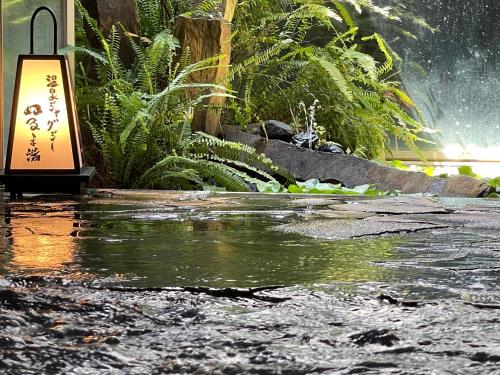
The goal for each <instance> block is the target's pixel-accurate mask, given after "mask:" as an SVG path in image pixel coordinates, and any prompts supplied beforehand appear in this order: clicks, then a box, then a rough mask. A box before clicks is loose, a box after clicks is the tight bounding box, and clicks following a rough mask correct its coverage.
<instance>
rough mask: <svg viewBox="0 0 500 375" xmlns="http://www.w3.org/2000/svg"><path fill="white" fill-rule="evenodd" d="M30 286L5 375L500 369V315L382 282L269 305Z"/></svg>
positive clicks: (9, 302)
mask: <svg viewBox="0 0 500 375" xmlns="http://www.w3.org/2000/svg"><path fill="white" fill-rule="evenodd" d="M21 284H28V287H26V286H23V287H19V286H16V283H14V284H13V285H12V283H11V286H10V287H8V288H7V289H5V290H4V291H3V292H2V295H1V297H0V301H1V304H0V306H1V308H0V325H1V327H2V331H1V333H0V350H1V354H2V355H1V360H0V366H1V368H2V371H3V373H6V374H19V373H23V374H40V373H76V374H80V373H81V374H84V373H86V374H93V373H95V374H98V373H101V374H102V373H129V374H145V373H148V374H161V373H185V374H193V373H196V374H239V373H251V374H276V373H283V374H309V373H314V372H316V373H332V372H337V373H347V374H348V373H396V374H403V373H404V374H408V373H448V371H449V370H450V367H451V368H452V369H454V370H455V371H456V372H455V371H451V373H488V372H493V371H494V370H497V369H498V366H499V365H500V333H499V332H500V330H499V328H500V317H499V315H498V311H495V310H492V309H488V308H479V307H475V306H472V305H468V304H466V303H463V302H458V301H449V300H433V301H429V302H427V301H420V302H419V303H411V302H405V301H398V300H397V299H396V298H394V297H392V298H389V297H387V296H386V295H384V294H383V293H384V292H385V291H384V287H383V286H382V285H364V286H359V287H347V286H338V285H336V286H324V287H322V288H318V289H317V290H304V289H302V288H298V287H295V288H284V289H280V290H273V291H271V292H266V291H262V292H260V294H261V295H267V296H274V297H276V298H280V299H283V300H282V302H265V301H261V300H259V299H255V298H225V297H213V296H210V295H207V294H205V293H200V294H198V293H188V292H184V291H168V290H164V291H161V290H155V291H140V290H137V291H131V290H127V291H123V292H119V291H116V290H114V291H109V290H95V289H92V288H91V287H84V286H79V285H64V283H59V282H56V281H54V280H52V281H50V282H42V283H41V284H40V283H35V284H33V283H31V282H27V283H21ZM377 297H378V298H377ZM486 331H487V332H488V335H487V337H485V332H486Z"/></svg>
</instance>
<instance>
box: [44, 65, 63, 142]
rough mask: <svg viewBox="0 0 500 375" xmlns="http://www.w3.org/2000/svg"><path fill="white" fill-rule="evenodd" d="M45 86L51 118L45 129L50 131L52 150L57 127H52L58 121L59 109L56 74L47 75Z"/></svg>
mask: <svg viewBox="0 0 500 375" xmlns="http://www.w3.org/2000/svg"><path fill="white" fill-rule="evenodd" d="M47 82H48V84H47V87H48V88H49V112H50V115H51V118H50V119H49V120H48V122H47V127H48V128H47V131H48V132H49V133H50V142H51V143H50V149H51V150H52V152H53V151H54V143H55V141H56V137H57V129H54V125H56V124H57V123H58V122H59V113H61V111H60V110H59V109H57V101H58V97H57V89H56V88H57V87H58V86H59V84H58V83H57V76H56V75H47Z"/></svg>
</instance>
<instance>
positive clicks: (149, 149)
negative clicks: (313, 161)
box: [74, 0, 292, 191]
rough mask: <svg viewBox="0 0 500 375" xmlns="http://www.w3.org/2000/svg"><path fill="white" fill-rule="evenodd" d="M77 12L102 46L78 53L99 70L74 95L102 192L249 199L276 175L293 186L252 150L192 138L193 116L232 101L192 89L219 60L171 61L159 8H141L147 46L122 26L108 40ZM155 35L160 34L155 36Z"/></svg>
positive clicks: (170, 42) (214, 89) (210, 87)
mask: <svg viewBox="0 0 500 375" xmlns="http://www.w3.org/2000/svg"><path fill="white" fill-rule="evenodd" d="M76 5H77V7H78V10H79V12H80V14H81V15H82V17H83V19H84V21H85V22H87V24H88V25H89V28H90V30H91V31H92V32H93V33H94V34H95V36H96V37H97V39H98V40H99V43H100V48H99V50H92V49H91V48H90V47H88V46H83V47H77V48H75V49H74V50H75V51H76V52H79V53H80V56H87V57H89V58H90V59H92V60H93V61H94V66H95V69H96V76H97V80H96V81H94V80H91V79H90V78H89V77H88V76H87V75H86V74H84V70H83V69H82V74H80V76H79V81H78V85H77V87H78V99H79V108H80V117H81V119H82V120H83V121H82V122H83V123H84V125H86V127H87V129H88V131H89V133H90V134H91V136H92V139H93V141H94V142H95V144H96V146H95V156H94V160H95V161H96V162H97V163H98V164H99V165H100V168H99V169H100V173H101V184H102V185H104V186H107V187H117V188H129V187H132V188H161V189H202V188H206V187H209V186H213V185H215V186H218V187H222V188H225V189H227V190H231V191H249V190H250V186H251V184H256V183H257V182H261V181H264V182H269V181H271V182H275V181H276V180H275V176H276V175H280V176H282V177H283V180H284V181H287V180H290V181H291V180H292V178H291V176H290V175H289V174H288V173H287V172H286V171H284V170H282V169H280V168H278V167H276V166H275V165H273V163H272V162H271V161H270V160H269V159H267V158H266V157H264V156H263V155H259V154H257V153H256V151H255V150H254V149H252V148H250V147H247V146H244V145H240V144H237V143H233V142H226V141H223V140H219V139H217V138H214V137H210V136H208V135H206V134H203V133H196V134H192V133H191V127H190V121H191V116H192V113H193V110H194V109H195V108H196V107H197V106H200V105H202V103H203V102H204V99H206V97H207V96H213V95H224V96H227V95H228V94H224V93H222V91H223V90H221V89H222V87H220V86H218V85H216V84H200V83H191V82H189V77H190V76H191V75H192V74H193V73H194V72H197V71H200V70H203V69H209V68H211V67H213V65H214V64H215V63H216V61H218V57H214V58H211V59H207V60H204V61H201V62H197V63H194V64H191V63H190V62H189V60H190V58H189V51H188V50H187V51H185V52H184V53H183V54H182V56H177V57H176V58H175V59H174V56H175V53H176V49H177V41H176V40H175V38H174V37H173V36H172V33H171V31H170V30H169V29H168V28H165V24H164V23H163V22H160V21H159V20H158V19H156V18H154V17H155V10H154V9H152V7H153V6H157V7H160V6H162V5H161V2H159V1H154V0H147V1H146V0H144V1H140V2H139V3H138V5H139V8H140V9H141V12H142V13H141V14H143V17H153V19H152V20H150V21H152V22H148V23H146V24H147V25H148V28H149V29H148V30H149V31H148V32H149V35H148V37H147V38H146V37H142V38H138V37H137V36H135V35H131V34H129V33H127V32H126V30H123V28H122V27H121V25H119V24H116V25H114V26H113V27H112V28H111V32H110V33H109V35H104V34H103V33H102V31H101V30H100V29H99V27H98V25H97V23H96V21H95V20H93V19H92V18H91V17H90V16H89V14H88V13H87V11H86V10H85V8H84V7H83V6H82V5H81V4H80V3H79V1H77V2H76ZM156 10H159V8H157V9H156ZM151 15H152V16H151ZM155 28H158V29H159V30H157V31H158V32H156V33H155V34H154V35H153V31H154V30H155ZM123 35H125V36H126V37H127V38H128V42H129V43H130V45H131V46H132V48H133V51H134V52H135V63H134V64H133V66H132V67H131V68H126V67H125V66H124V64H123V63H122V62H121V60H120V55H119V52H120V45H121V42H122V38H123ZM174 60H175V61H176V62H174Z"/></svg>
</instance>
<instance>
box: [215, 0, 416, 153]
mask: <svg viewBox="0 0 500 375" xmlns="http://www.w3.org/2000/svg"><path fill="white" fill-rule="evenodd" d="M391 9H392V8H382V7H379V6H376V5H375V4H374V3H372V2H371V1H369V0H363V1H361V0H350V1H347V2H343V1H342V2H341V1H323V0H315V1H313V0H309V1H308V0H287V1H285V0H284V1H270V0H253V1H245V2H241V3H240V4H239V5H238V8H237V12H236V18H235V25H234V40H233V46H234V47H233V48H234V51H233V69H232V73H231V77H230V78H231V79H232V89H233V90H234V92H236V96H237V98H235V99H232V100H230V103H229V105H228V107H227V108H226V111H225V112H224V115H225V117H226V119H227V121H231V122H233V123H237V124H240V125H242V126H246V125H247V124H248V123H250V122H260V121H262V120H266V119H271V118H273V119H277V120H281V121H284V122H288V123H294V125H296V126H297V127H299V128H300V127H301V126H303V125H304V124H301V123H297V121H296V120H297V116H296V111H297V107H298V104H299V103H300V102H305V104H306V105H307V106H309V105H311V104H312V103H314V101H315V100H319V103H320V105H321V107H322V108H323V109H322V110H321V111H318V113H317V122H318V126H320V127H321V128H324V129H325V133H324V138H325V139H324V140H323V141H332V142H335V143H338V144H340V145H342V146H343V148H344V149H347V150H350V152H352V153H355V154H357V155H360V156H365V157H368V158H374V157H383V156H384V154H385V152H386V151H387V150H388V145H389V136H391V137H394V138H396V139H399V140H401V141H403V142H404V143H405V144H406V145H407V146H409V147H410V149H412V150H413V151H415V152H416V153H417V154H418V155H420V156H421V157H422V158H423V156H422V154H421V153H420V151H419V149H418V148H417V147H416V146H415V143H416V141H417V140H419V137H418V133H419V132H420V131H421V130H422V129H423V128H424V124H423V123H422V120H421V117H420V113H419V111H418V110H417V108H416V107H415V104H414V103H413V101H412V100H411V98H410V97H409V96H408V95H407V94H406V93H405V92H404V91H403V90H402V89H401V87H400V85H399V83H398V82H395V81H391V80H390V77H391V74H394V73H396V72H395V71H394V58H393V54H392V53H391V50H390V48H389V47H388V45H387V43H386V42H385V41H384V39H383V38H382V37H381V36H380V35H378V34H376V33H375V34H371V35H368V36H365V37H362V36H361V35H360V31H359V28H358V27H357V25H356V19H355V17H353V16H352V15H353V13H354V14H355V15H356V14H358V13H359V12H362V11H363V10H371V11H372V12H375V13H376V14H378V15H379V16H380V17H385V18H387V19H398V17H397V16H396V13H393V12H392V11H391ZM398 9H399V8H398ZM400 11H401V9H400ZM320 37H321V38H323V39H325V37H326V38H327V39H326V40H323V39H322V41H321V42H315V41H314V40H315V39H318V38H320ZM366 51H369V52H370V53H367V52H366ZM373 56H377V58H379V59H380V61H377V60H376V59H375V57H373Z"/></svg>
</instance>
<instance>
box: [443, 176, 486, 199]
mask: <svg viewBox="0 0 500 375" xmlns="http://www.w3.org/2000/svg"><path fill="white" fill-rule="evenodd" d="M490 190H491V189H490V186H489V185H488V184H487V183H486V182H485V181H483V180H478V179H475V178H472V177H468V176H451V177H449V178H448V179H446V184H445V185H444V189H443V192H442V195H443V196H446V197H486V196H487V195H488V193H489V192H490Z"/></svg>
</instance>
